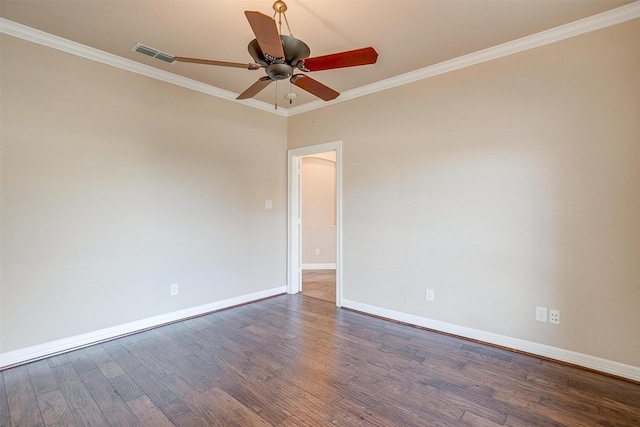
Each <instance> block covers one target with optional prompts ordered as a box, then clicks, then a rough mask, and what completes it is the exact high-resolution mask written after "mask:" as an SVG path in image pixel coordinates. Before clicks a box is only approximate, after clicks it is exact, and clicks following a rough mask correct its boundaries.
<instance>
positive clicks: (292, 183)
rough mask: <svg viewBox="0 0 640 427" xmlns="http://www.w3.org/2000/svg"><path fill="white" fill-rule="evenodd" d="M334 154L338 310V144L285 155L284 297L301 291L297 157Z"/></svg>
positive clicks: (339, 302)
mask: <svg viewBox="0 0 640 427" xmlns="http://www.w3.org/2000/svg"><path fill="white" fill-rule="evenodd" d="M327 151H335V152H336V306H338V307H341V306H342V287H343V284H342V141H334V142H327V143H324V144H317V145H311V146H308V147H301V148H293V149H291V150H289V151H288V162H287V164H288V189H287V190H288V209H287V240H288V242H287V293H289V294H297V293H298V292H300V291H301V290H302V231H301V228H302V198H301V190H302V186H301V163H302V160H301V157H302V156H308V155H310V154H319V153H325V152H327Z"/></svg>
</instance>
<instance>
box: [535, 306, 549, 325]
mask: <svg viewBox="0 0 640 427" xmlns="http://www.w3.org/2000/svg"><path fill="white" fill-rule="evenodd" d="M536 320H537V321H538V322H546V321H547V307H540V306H537V307H536Z"/></svg>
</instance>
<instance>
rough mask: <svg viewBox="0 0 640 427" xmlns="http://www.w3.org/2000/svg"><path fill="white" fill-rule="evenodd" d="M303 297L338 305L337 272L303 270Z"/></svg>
mask: <svg viewBox="0 0 640 427" xmlns="http://www.w3.org/2000/svg"><path fill="white" fill-rule="evenodd" d="M302 295H304V296H307V297H311V298H317V299H321V300H323V301H328V302H332V303H334V304H335V303H336V271H335V270H303V271H302Z"/></svg>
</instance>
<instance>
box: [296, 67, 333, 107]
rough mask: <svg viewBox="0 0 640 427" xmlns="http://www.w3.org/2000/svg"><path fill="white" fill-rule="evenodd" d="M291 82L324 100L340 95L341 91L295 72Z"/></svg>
mask: <svg viewBox="0 0 640 427" xmlns="http://www.w3.org/2000/svg"><path fill="white" fill-rule="evenodd" d="M291 83H293V84H294V85H296V86H298V87H299V88H300V89H304V90H306V91H307V92H309V93H310V94H312V95H315V96H317V97H318V98H320V99H322V100H324V101H331V100H332V99H336V98H337V97H338V95H340V93H339V92H336V91H335V90H333V89H331V88H330V87H329V86H325V85H323V84H322V83H320V82H319V81H317V80H314V79H312V78H311V77H309V76H307V75H305V74H294V75H293V77H291Z"/></svg>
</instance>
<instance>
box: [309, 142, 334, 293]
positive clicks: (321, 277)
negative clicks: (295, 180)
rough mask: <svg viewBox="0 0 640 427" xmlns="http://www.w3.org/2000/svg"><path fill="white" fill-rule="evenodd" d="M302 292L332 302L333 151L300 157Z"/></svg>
mask: <svg viewBox="0 0 640 427" xmlns="http://www.w3.org/2000/svg"><path fill="white" fill-rule="evenodd" d="M300 167H301V179H300V183H301V205H302V227H301V242H302V243H301V249H302V254H301V256H302V287H301V291H300V292H301V293H302V295H304V296H308V297H312V298H317V299H321V300H323V301H328V302H331V303H333V304H335V303H336V274H335V272H336V152H335V151H326V152H323V153H315V154H309V155H306V156H302V157H301V164H300Z"/></svg>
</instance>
